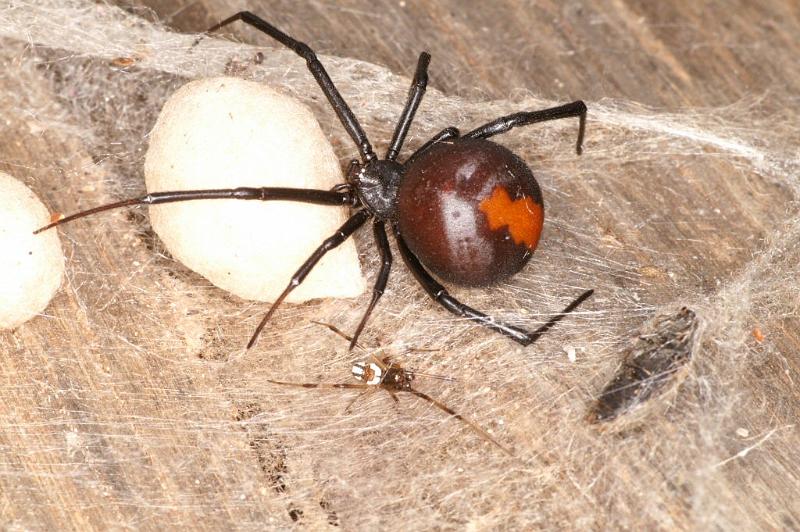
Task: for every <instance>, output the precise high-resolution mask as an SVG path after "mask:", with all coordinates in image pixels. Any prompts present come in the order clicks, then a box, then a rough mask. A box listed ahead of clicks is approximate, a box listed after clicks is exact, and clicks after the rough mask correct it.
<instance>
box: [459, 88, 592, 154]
mask: <svg viewBox="0 0 800 532" xmlns="http://www.w3.org/2000/svg"><path fill="white" fill-rule="evenodd" d="M571 117H578V119H579V124H578V142H577V144H576V147H575V150H576V151H577V152H578V155H580V154H581V152H582V151H583V134H584V132H585V130H586V104H585V103H583V102H582V101H581V100H578V101H576V102H572V103H568V104H565V105H559V106H558V107H551V108H550V109H543V110H541V111H525V112H522V113H514V114H513V115H508V116H503V117H500V118H498V119H497V120H492V121H491V122H489V123H487V124H484V125H482V126H481V127H479V128H477V129H473V130H472V131H470V132H469V133H467V134H466V135H464V136H465V137H467V138H473V139H476V138H481V139H486V138H489V137H491V136H493V135H497V134H499V133H505V132H506V131H508V130H510V129H511V128H514V127H519V126H528V125H530V124H536V123H538V122H547V121H548V120H560V119H562V118H571Z"/></svg>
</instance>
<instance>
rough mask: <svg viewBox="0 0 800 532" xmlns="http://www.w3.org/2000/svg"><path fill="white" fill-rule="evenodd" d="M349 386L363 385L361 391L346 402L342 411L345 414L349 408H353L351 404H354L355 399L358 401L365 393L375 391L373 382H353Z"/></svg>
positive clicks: (348, 411)
mask: <svg viewBox="0 0 800 532" xmlns="http://www.w3.org/2000/svg"><path fill="white" fill-rule="evenodd" d="M351 386H363V387H364V391H363V392H361V393H360V394H358V395H356V396H355V397H353V399H352V400H351V401H350V402H349V403H347V406H346V407H345V408H344V410H343V411H342V412H344V413H345V414H349V413H350V409H351V408H353V405H355V404H356V401H358V400H359V399H361V398H362V397H364V396H365V395H368V394H371V393H373V392H374V391H375V385H374V384H353V385H351Z"/></svg>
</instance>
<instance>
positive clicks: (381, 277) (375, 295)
mask: <svg viewBox="0 0 800 532" xmlns="http://www.w3.org/2000/svg"><path fill="white" fill-rule="evenodd" d="M372 230H373V232H374V234H375V243H376V244H378V251H379V252H380V255H381V269H380V271H379V272H378V277H377V278H376V279H375V287H374V288H373V289H372V300H371V301H370V302H369V305H368V306H367V310H366V312H364V317H363V318H361V323H359V324H358V327H357V328H356V332H355V333H353V338H352V339H351V340H350V348H349V349H350V350H352V349H353V347H355V346H356V345H358V337H359V336H360V335H361V331H362V330H364V326H365V325H366V324H367V320H368V319H369V316H370V314H372V310H373V309H374V308H375V305H376V304H377V303H378V300H379V299H380V298H381V296H382V295H383V291H384V289H385V288H386V283H387V282H388V281H389V271H390V270H391V269H392V251H391V249H390V248H389V239H388V238H386V229H385V228H384V225H383V222H380V221H378V220H375V221H374V222H373V224H372Z"/></svg>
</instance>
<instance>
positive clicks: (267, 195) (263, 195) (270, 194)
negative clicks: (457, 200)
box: [33, 187, 356, 234]
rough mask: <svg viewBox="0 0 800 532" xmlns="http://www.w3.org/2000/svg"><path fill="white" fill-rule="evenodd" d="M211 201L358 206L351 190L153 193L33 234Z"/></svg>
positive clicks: (245, 189) (89, 211)
mask: <svg viewBox="0 0 800 532" xmlns="http://www.w3.org/2000/svg"><path fill="white" fill-rule="evenodd" d="M210 199H236V200H257V201H295V202H298V203H311V204H313V205H355V202H356V199H355V197H354V196H353V194H352V193H351V192H350V191H349V190H343V191H333V190H316V189H310V188H282V187H264V188H253V187H239V188H221V189H209V190H170V191H164V192H152V193H150V194H145V195H144V196H139V197H136V198H130V199H126V200H122V201H117V202H114V203H108V204H106V205H100V206H99V207H94V208H92V209H87V210H85V211H81V212H77V213H75V214H71V215H69V216H66V217H64V218H61V219H60V220H56V221H55V222H52V223H50V224H48V225H45V226H44V227H40V228H39V229H37V230H36V231H34V232H33V234H37V233H41V232H42V231H47V230H48V229H52V228H53V227H56V226H58V225H63V224H65V223H67V222H71V221H73V220H78V219H80V218H83V217H85V216H91V215H93V214H97V213H101V212H105V211H110V210H112V209H118V208H120V207H131V206H134V205H163V204H165V203H176V202H179V201H195V200H210Z"/></svg>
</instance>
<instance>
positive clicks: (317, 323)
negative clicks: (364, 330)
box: [311, 320, 364, 349]
mask: <svg viewBox="0 0 800 532" xmlns="http://www.w3.org/2000/svg"><path fill="white" fill-rule="evenodd" d="M311 323H313V324H315V325H322V326H323V327H327V328H328V329H329V330H330V331H331V332H333V333H335V334H338V335H339V336H341V337H342V338H344V339H345V340H347V341H348V342H352V341H353V337H352V336H350V335H349V334H345V333H344V332H342V330H341V329H339V328H338V327H337V326H335V325H331V324H330V323H324V322H321V321H314V320H311ZM355 345H356V346H358V347H360V348H362V349H363V347H364V346H362V345H360V344H358V343H356V344H355Z"/></svg>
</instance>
